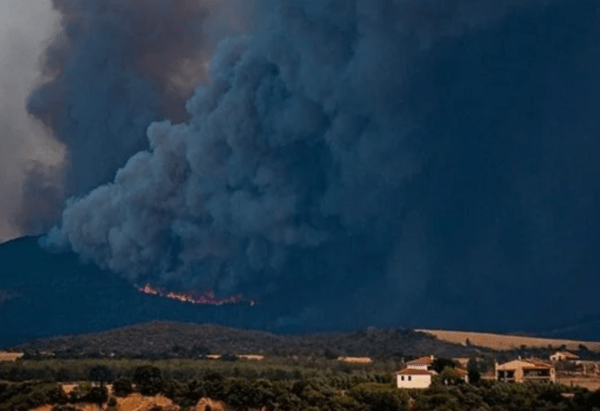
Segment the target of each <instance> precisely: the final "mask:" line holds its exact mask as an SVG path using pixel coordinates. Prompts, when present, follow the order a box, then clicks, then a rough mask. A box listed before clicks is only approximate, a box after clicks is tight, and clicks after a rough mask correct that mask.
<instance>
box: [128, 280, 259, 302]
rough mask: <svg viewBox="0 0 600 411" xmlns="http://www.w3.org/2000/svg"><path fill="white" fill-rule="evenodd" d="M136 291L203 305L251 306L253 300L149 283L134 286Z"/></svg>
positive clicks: (209, 291) (238, 295)
mask: <svg viewBox="0 0 600 411" xmlns="http://www.w3.org/2000/svg"><path fill="white" fill-rule="evenodd" d="M135 287H136V288H137V290H138V291H140V292H142V293H144V294H150V295H156V296H158V297H164V298H170V299H171V300H177V301H180V302H182V303H188V304H203V305H223V304H240V303H246V304H250V305H251V306H253V305H254V301H252V300H247V299H245V298H244V297H243V296H242V295H241V294H237V295H232V296H229V297H225V298H219V297H217V296H215V293H214V292H213V291H212V290H208V291H206V292H205V293H202V294H199V293H184V292H175V291H165V290H162V289H160V288H157V287H153V286H151V285H150V284H146V285H145V286H143V287H139V286H137V285H136V286H135Z"/></svg>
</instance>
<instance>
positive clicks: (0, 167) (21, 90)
mask: <svg viewBox="0 0 600 411" xmlns="http://www.w3.org/2000/svg"><path fill="white" fill-rule="evenodd" d="M56 17H57V16H56V14H55V13H54V12H53V11H52V10H51V2H50V1H39V0H2V1H1V2H0V241H5V240H7V239H9V238H12V237H15V236H17V235H19V234H20V233H19V232H18V229H16V228H15V227H14V225H13V224H12V223H11V221H12V220H14V218H15V216H16V215H17V214H18V211H19V207H20V201H21V191H22V190H21V183H22V181H23V179H24V175H25V170H26V168H27V167H28V164H30V162H31V161H39V162H42V163H44V164H53V163H56V162H57V161H60V158H61V154H60V153H61V148H60V145H58V144H57V143H56V142H53V140H52V139H51V138H50V137H49V135H48V134H47V133H46V132H45V131H44V130H43V128H42V127H40V126H39V125H37V124H36V123H35V122H34V121H33V120H31V119H30V118H29V117H28V115H27V112H26V110H25V100H26V98H27V95H28V94H29V93H30V91H31V89H32V88H33V86H34V84H35V81H36V79H37V78H38V77H39V72H38V67H39V64H38V60H39V56H40V54H41V52H42V50H43V47H44V43H45V42H47V40H48V39H49V38H50V36H51V34H52V31H53V29H54V28H55V26H54V25H55V23H56Z"/></svg>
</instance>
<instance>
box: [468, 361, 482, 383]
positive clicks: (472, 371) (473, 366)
mask: <svg viewBox="0 0 600 411" xmlns="http://www.w3.org/2000/svg"><path fill="white" fill-rule="evenodd" d="M467 372H468V373H469V383H470V384H477V383H478V382H479V380H481V372H480V371H479V364H477V360H476V359H475V358H471V359H470V360H469V363H468V364H467Z"/></svg>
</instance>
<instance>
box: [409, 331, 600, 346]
mask: <svg viewBox="0 0 600 411" xmlns="http://www.w3.org/2000/svg"><path fill="white" fill-rule="evenodd" d="M415 331H420V332H425V333H428V334H431V335H433V336H435V337H436V338H437V339H438V340H440V341H446V342H451V343H456V344H465V342H466V341H467V339H468V340H469V342H470V343H471V345H476V346H479V347H485V348H491V349H494V350H511V349H514V348H520V347H521V346H522V345H525V346H527V347H540V348H546V347H548V346H549V345H551V346H552V347H554V348H558V347H560V346H562V345H565V346H566V347H567V349H568V350H577V349H578V348H579V344H583V345H585V346H586V347H587V348H588V349H589V350H593V351H599V350H600V342H597V341H576V340H558V339H551V338H536V337H523V336H520V335H503V334H491V333H480V332H471V331H449V330H415Z"/></svg>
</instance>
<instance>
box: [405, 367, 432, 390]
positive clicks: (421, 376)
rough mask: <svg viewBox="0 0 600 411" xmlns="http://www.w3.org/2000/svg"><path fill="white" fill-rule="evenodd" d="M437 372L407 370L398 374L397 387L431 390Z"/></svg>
mask: <svg viewBox="0 0 600 411" xmlns="http://www.w3.org/2000/svg"><path fill="white" fill-rule="evenodd" d="M434 374H435V371H428V370H422V369H418V368H405V369H403V370H402V371H398V372H397V373H396V386H397V387H398V388H429V386H430V385H431V377H432V376H433V375H434Z"/></svg>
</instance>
